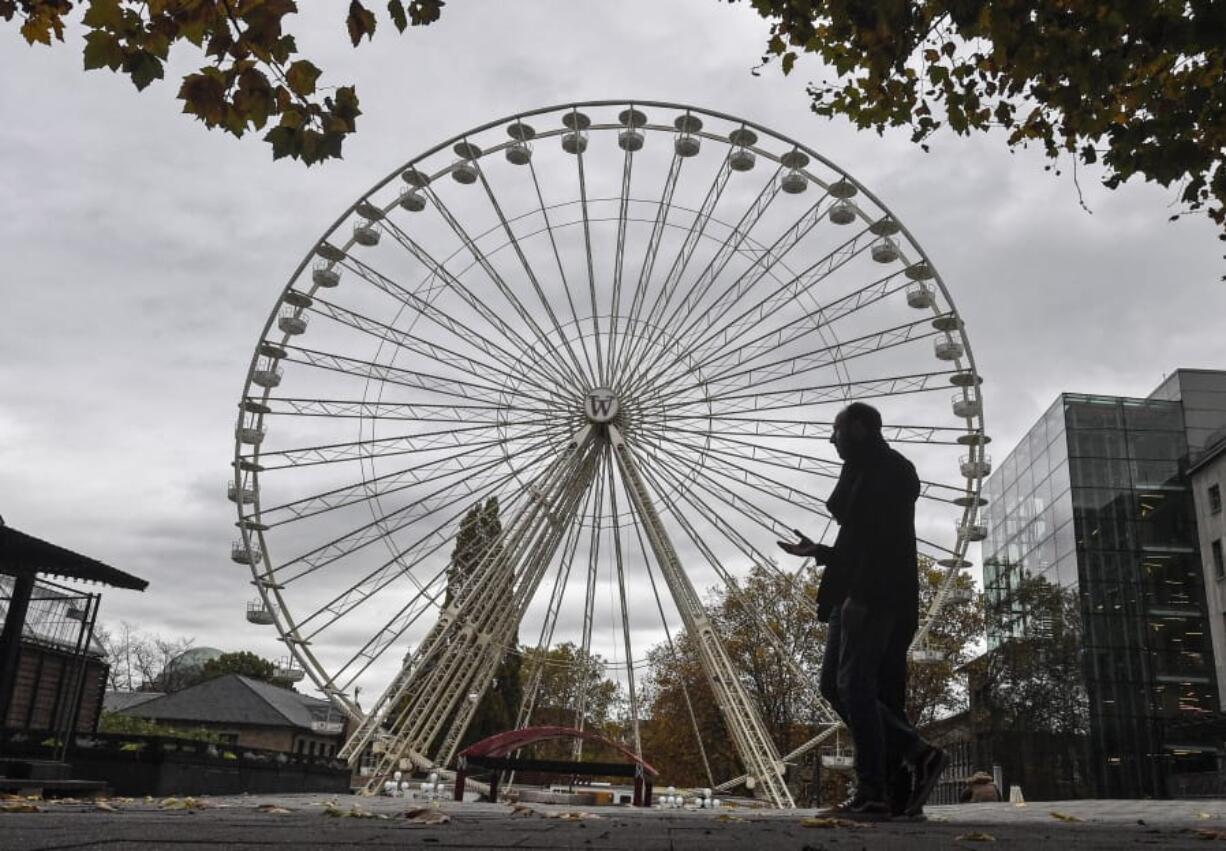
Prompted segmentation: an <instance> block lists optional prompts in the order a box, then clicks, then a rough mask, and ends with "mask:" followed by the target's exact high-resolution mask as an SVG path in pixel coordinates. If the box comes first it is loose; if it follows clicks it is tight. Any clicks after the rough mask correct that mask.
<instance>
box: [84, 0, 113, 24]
mask: <svg viewBox="0 0 1226 851" xmlns="http://www.w3.org/2000/svg"><path fill="white" fill-rule="evenodd" d="M81 23H83V24H85V26H87V27H90V28H91V29H106V30H118V29H119V28H120V27H122V26H123V7H122V6H121V5H120V2H119V0H89V8H88V9H86V10H85V15H84V17H82V18H81Z"/></svg>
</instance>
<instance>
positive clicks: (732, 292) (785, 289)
mask: <svg viewBox="0 0 1226 851" xmlns="http://www.w3.org/2000/svg"><path fill="white" fill-rule="evenodd" d="M827 197H828V196H827ZM823 200H824V199H823ZM818 207H819V205H815V206H814V208H812V210H811V212H816V213H817V215H818V217H819V218H820V216H821V215H822V214H823V211H821V210H819V209H818ZM806 218H807V217H806ZM803 221H804V219H802V222H803ZM815 223H816V221H814V222H813V224H815ZM800 224H801V223H800V222H798V223H797V225H800ZM812 226H813V225H812V224H809V226H808V227H809V228H810V229H811V228H812ZM794 227H795V226H794ZM804 232H805V233H807V232H808V230H805V231H804ZM802 235H803V234H802ZM785 236H787V234H785ZM866 237H868V238H866ZM781 239H782V237H781ZM871 242H872V240H871V233H870V231H869V230H868V229H867V228H865V229H863V230H861V231H859V232H858V233H856V234H854V235H853V236H852V237H850V238H849V239H847V240H845V241H844V242H842V243H840V244H839V245H838V246H836V247H835V248H834V249H833V250H831V251H830V252H828V253H827V254H825V255H824V256H823V257H821V258H820V259H818V260H817V261H815V262H814V263H812V264H810V265H809V266H808V267H807V268H806V269H805V270H804V271H802V272H801V273H799V274H797V275H791V276H789V277H787V278H785V279H784V280H783V282H782V283H781V284H780V285H779V286H778V287H776V288H774V289H773V290H771V291H770V292H768V293H767V294H766V295H765V296H764V297H763V298H761V299H759V300H758V301H757V302H755V303H754V304H752V305H750V306H749V307H747V308H746V309H745V310H743V311H741V313H739V314H737V316H736V317H734V318H733V319H732V320H730V321H729V322H728V323H727V324H722V325H721V324H719V323H721V322H722V321H723V320H724V317H725V316H727V315H728V314H729V312H730V311H731V310H732V308H733V307H734V306H736V305H737V304H738V303H740V301H741V300H742V299H743V298H744V297H745V295H746V294H748V293H750V292H752V291H753V289H754V287H755V286H756V285H757V284H758V283H759V282H760V281H761V280H762V279H763V278H765V276H766V275H767V273H768V272H770V270H771V269H772V268H773V267H774V266H775V265H776V264H777V263H778V262H779V261H780V260H781V259H782V256H783V254H786V251H785V252H783V254H780V255H779V256H778V257H776V256H775V250H776V246H777V245H778V244H779V243H778V242H776V244H775V245H773V246H771V248H768V249H766V251H765V253H764V254H763V255H762V256H763V257H770V258H772V259H771V261H770V263H769V264H767V265H765V266H764V267H763V268H762V269H761V271H760V272H758V273H757V274H756V275H751V274H750V272H753V271H755V270H754V269H753V268H751V269H750V270H749V272H746V273H745V274H743V275H741V276H740V277H739V278H737V280H736V281H734V282H733V283H732V284H731V285H730V286H729V287H728V288H727V289H725V290H724V291H723V293H721V294H720V296H719V297H718V298H717V299H716V301H715V303H714V304H712V305H711V306H710V308H709V309H708V310H707V311H706V312H705V313H704V314H703V315H702V317H701V321H700V322H697V323H695V327H694V328H692V329H686V333H685V335H684V338H683V340H682V342H681V344H680V349H681V353H680V357H678V358H677V361H676V363H686V362H702V361H703V360H704V358H708V357H710V356H711V355H712V354H713V353H715V352H718V351H719V350H720V349H721V347H727V346H730V345H731V344H732V343H733V342H735V341H736V340H738V339H740V338H741V337H742V336H743V335H744V334H746V333H748V332H750V331H752V330H753V329H755V328H757V327H758V326H760V325H763V324H765V323H767V322H769V321H770V320H772V319H774V318H776V317H777V316H779V315H780V309H781V308H783V307H784V306H786V305H787V304H789V303H791V302H793V301H795V299H796V298H798V297H799V296H800V294H801V293H804V292H807V291H808V290H809V289H810V288H812V287H815V286H816V285H817V284H819V283H820V282H821V281H823V280H825V279H826V278H828V277H829V276H830V275H832V274H833V273H834V272H836V271H838V270H839V269H840V268H842V267H843V266H845V265H847V264H848V263H850V262H851V261H852V260H853V259H855V257H857V256H858V255H859V254H860V253H861V252H862V251H863V250H865V249H866V248H867V247H868V246H869V245H870V244H871ZM790 247H791V246H788V248H789V249H790ZM756 265H757V264H755V268H756ZM871 286H872V285H870V286H869V287H868V288H866V289H871ZM785 327H786V326H785ZM674 366H675V363H667V364H663V365H660V367H659V368H657V370H656V372H657V380H658V378H659V377H660V374H662V373H664V372H665V371H667V370H670V369H672V368H673V367H674Z"/></svg>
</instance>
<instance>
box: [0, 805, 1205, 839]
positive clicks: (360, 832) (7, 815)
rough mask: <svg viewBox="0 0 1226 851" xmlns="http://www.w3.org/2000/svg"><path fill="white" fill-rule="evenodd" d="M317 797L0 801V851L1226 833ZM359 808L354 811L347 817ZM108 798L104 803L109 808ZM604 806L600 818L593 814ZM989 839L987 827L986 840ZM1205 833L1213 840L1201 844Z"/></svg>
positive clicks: (990, 813)
mask: <svg viewBox="0 0 1226 851" xmlns="http://www.w3.org/2000/svg"><path fill="white" fill-rule="evenodd" d="M331 801H332V803H331V804H329V799H326V798H324V797H321V796H319V795H290V796H259V795H253V796H250V797H248V796H241V797H227V798H200V799H195V800H192V799H187V800H183V799H167V800H165V801H159V800H148V801H146V800H140V801H130V800H124V799H112V800H111V801H109V802H108V803H106V804H104V805H103V806H99V805H98V804H96V803H94V802H68V803H54V802H48V803H41V802H40V803H37V804H36V805H37V806H38V807H39V808H40V811H38V812H12V811H7V810H12V809H19V808H20V807H21V806H23V805H24V803H26V802H14V801H0V849H3V851H10V849H13V851H16V850H17V849H20V850H21V851H51V849H70V848H71V849H76V848H105V849H108V851H110V850H112V849H113V851H123V850H124V849H142V851H148V849H153V848H172V849H175V851H187V849H210V851H213V850H214V849H217V848H235V849H239V848H242V849H246V848H260V849H274V851H275V849H280V848H285V849H287V851H288V849H293V851H308V849H316V848H320V849H322V848H344V847H350V846H362V847H370V848H382V847H395V848H468V849H485V848H526V849H533V848H552V849H556V848H576V849H621V848H625V849H632V850H633V851H655V849H700V851H722V850H723V849H752V851H768V849H776V848H779V849H795V850H796V851H818V849H821V851H827V849H830V850H831V851H833V849H857V851H858V850H859V849H867V848H884V849H891V848H897V849H903V848H906V849H926V848H940V849H950V848H965V849H974V848H992V849H1003V848H1043V847H1046V851H1072V849H1076V851H1083V849H1084V851H1093V849H1102V851H1106V850H1107V849H1117V848H1120V847H1126V846H1138V847H1139V846H1144V847H1146V848H1153V849H1166V848H1172V849H1173V848H1189V847H1205V848H1211V847H1214V845H1213V844H1212V843H1214V842H1216V841H1221V842H1223V843H1226V801H1195V802H1185V801H1071V802H1062V803H1030V804H1027V805H1026V806H1024V807H1015V806H1013V805H1011V804H976V805H965V806H959V807H932V808H930V811H929V812H930V816H931V818H930V819H929V820H928V821H927V822H925V823H919V824H913V823H908V824H900V823H889V822H887V823H874V824H869V825H864V826H858V825H848V824H841V825H835V826H821V825H820V824H819V825H812V824H810V825H806V823H805V820H806V819H811V818H812V817H813V812H812V811H799V812H789V813H780V812H771V811H764V810H753V811H750V810H744V809H734V810H723V811H716V812H711V811H706V810H699V811H679V810H667V811H663V810H647V811H643V810H632V809H629V808H624V807H620V808H616V809H614V808H601V809H598V810H594V811H593V810H589V811H588V813H587V816H589V817H580V814H581V813H582V811H580V810H577V809H575V808H567V807H551V806H543V805H533V806H532V807H531V808H530V809H521V810H516V809H513V808H512V807H510V806H507V805H495V804H452V803H446V804H443V805H441V806H440V807H439V808H438V810H437V811H435V810H426V818H427V819H429V818H440V817H442V816H446V817H449V819H450V820H449V821H448V822H447V823H445V824H428V823H421V822H419V821H415V820H413V819H411V818H406V817H405V812H406V810H407V809H410V808H411V806H412V805H408V804H406V803H405V802H404V801H400V800H396V799H389V798H379V799H358V798H350V797H341V798H337V799H331ZM355 805H356V806H357V807H358V810H357V816H356V817H355V816H352V815H349V816H345V815H342V814H345V813H352V812H353V807H354V806H355ZM107 807H110V808H112V809H107ZM593 815H598V816H599V817H598V818H597V817H590V816H593ZM988 837H991V838H988ZM1202 840H1209V842H1204V841H1202Z"/></svg>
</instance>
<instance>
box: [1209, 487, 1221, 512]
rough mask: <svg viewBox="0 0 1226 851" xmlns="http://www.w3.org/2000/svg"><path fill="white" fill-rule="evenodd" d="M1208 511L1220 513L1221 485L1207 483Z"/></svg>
mask: <svg viewBox="0 0 1226 851" xmlns="http://www.w3.org/2000/svg"><path fill="white" fill-rule="evenodd" d="M1209 513H1210V514H1221V513H1222V486H1221V485H1209Z"/></svg>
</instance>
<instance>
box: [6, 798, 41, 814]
mask: <svg viewBox="0 0 1226 851" xmlns="http://www.w3.org/2000/svg"><path fill="white" fill-rule="evenodd" d="M42 811H43V808H42V807H40V806H39V805H38V804H32V803H30V802H29V801H5V802H4V803H3V804H0V813H41V812H42Z"/></svg>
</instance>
